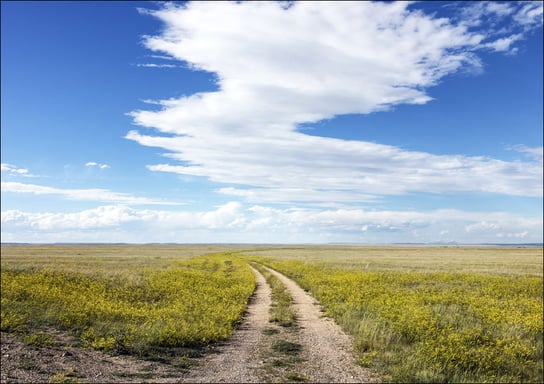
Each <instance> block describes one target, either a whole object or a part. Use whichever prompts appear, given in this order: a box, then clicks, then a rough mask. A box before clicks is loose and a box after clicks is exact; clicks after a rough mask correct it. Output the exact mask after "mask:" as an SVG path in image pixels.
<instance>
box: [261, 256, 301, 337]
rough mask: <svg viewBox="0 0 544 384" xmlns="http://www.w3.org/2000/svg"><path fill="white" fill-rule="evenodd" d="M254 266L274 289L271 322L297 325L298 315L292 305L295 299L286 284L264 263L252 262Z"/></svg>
mask: <svg viewBox="0 0 544 384" xmlns="http://www.w3.org/2000/svg"><path fill="white" fill-rule="evenodd" d="M252 266H253V267H255V268H256V269H257V270H258V271H259V272H260V273H261V274H262V275H263V276H264V278H265V279H266V282H267V283H268V285H269V286H270V289H271V290H272V305H271V306H270V322H272V323H277V324H279V325H281V326H282V327H296V326H297V316H296V313H295V311H294V309H293V307H292V305H291V304H292V302H293V299H292V297H291V294H290V293H289V291H288V290H287V289H286V288H285V285H283V283H282V282H281V281H280V279H278V278H277V277H276V276H274V275H273V274H272V273H271V272H270V271H269V270H268V269H267V268H266V267H264V266H263V265H262V264H257V263H252Z"/></svg>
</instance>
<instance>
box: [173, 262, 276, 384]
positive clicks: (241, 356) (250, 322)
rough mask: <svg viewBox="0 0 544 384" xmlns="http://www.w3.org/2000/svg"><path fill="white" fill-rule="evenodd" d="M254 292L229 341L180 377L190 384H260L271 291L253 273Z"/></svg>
mask: <svg viewBox="0 0 544 384" xmlns="http://www.w3.org/2000/svg"><path fill="white" fill-rule="evenodd" d="M251 269H252V270H253V273H255V278H256V282H257V285H256V288H255V292H254V293H253V296H252V297H251V299H250V302H249V304H248V307H247V311H246V315H245V317H244V319H243V321H242V323H241V324H240V326H239V327H238V328H237V329H236V331H235V332H234V334H233V335H232V337H231V338H230V339H229V340H227V341H226V342H225V343H223V344H221V345H219V346H218V348H217V350H216V351H215V352H216V353H214V354H212V355H210V356H209V357H207V358H204V359H202V361H201V362H200V364H199V366H197V367H195V368H194V369H192V370H191V371H190V372H189V373H188V374H187V375H185V376H184V377H183V382H192V383H261V382H262V379H261V378H260V377H259V371H260V370H261V368H262V365H263V362H262V361H261V360H260V359H258V358H257V357H258V356H259V351H260V350H261V349H262V347H263V343H264V342H265V340H263V339H264V338H265V336H264V335H263V330H264V329H265V328H266V327H267V326H268V325H269V322H268V311H269V309H270V305H271V290H270V286H269V285H268V284H267V282H266V280H265V278H264V277H263V275H261V274H260V273H259V272H258V271H257V270H256V269H254V268H251Z"/></svg>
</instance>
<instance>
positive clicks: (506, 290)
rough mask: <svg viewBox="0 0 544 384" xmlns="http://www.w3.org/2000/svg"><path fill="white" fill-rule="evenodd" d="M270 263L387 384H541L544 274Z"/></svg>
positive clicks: (361, 360)
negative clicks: (307, 295)
mask: <svg viewBox="0 0 544 384" xmlns="http://www.w3.org/2000/svg"><path fill="white" fill-rule="evenodd" d="M270 264H271V266H272V267H273V268H275V269H277V270H278V271H281V272H282V273H284V274H286V275H288V276H290V277H291V278H293V279H294V280H296V281H297V282H298V283H299V284H300V285H301V286H302V287H303V288H305V289H308V290H309V291H310V292H311V293H312V294H313V295H314V296H315V297H316V298H317V299H318V300H319V301H320V302H321V304H322V305H324V307H325V309H326V315H328V316H331V317H333V318H334V319H335V320H336V321H337V322H338V323H339V324H340V325H341V326H342V327H343V328H344V329H345V330H346V332H348V333H350V334H352V335H353V337H354V340H355V347H356V350H357V352H358V354H359V356H360V363H361V364H362V365H364V366H368V367H373V368H375V369H377V370H379V371H381V372H382V374H383V376H384V378H385V380H386V381H395V382H542V381H543V367H542V364H543V363H542V361H543V347H542V344H543V343H542V341H543V315H542V313H543V303H542V297H543V288H542V278H541V277H531V276H519V275H518V276H508V275H497V274H481V273H469V272H458V273H454V272H408V271H370V272H365V271H353V270H342V269H336V268H333V267H331V266H325V265H322V264H310V263H303V262H299V261H285V262H273V263H270Z"/></svg>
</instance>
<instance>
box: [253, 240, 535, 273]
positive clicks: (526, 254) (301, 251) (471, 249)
mask: <svg viewBox="0 0 544 384" xmlns="http://www.w3.org/2000/svg"><path fill="white" fill-rule="evenodd" d="M245 253H246V254H248V255H254V256H264V257H269V258H272V259H274V260H277V261H286V260H299V261H305V262H309V263H326V264H328V265H329V266H333V267H337V268H341V269H351V270H359V271H407V272H408V271H410V272H478V273H494V274H509V275H510V274H515V275H528V276H542V274H543V250H542V247H519V248H518V247H492V246H489V247H485V246H447V247H446V246H400V245H399V246H299V247H293V246H292V247H279V246H278V247H268V248H262V249H255V250H253V251H248V252H245Z"/></svg>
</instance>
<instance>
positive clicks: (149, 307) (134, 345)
mask: <svg viewBox="0 0 544 384" xmlns="http://www.w3.org/2000/svg"><path fill="white" fill-rule="evenodd" d="M254 288H255V279H254V276H253V273H252V271H251V270H250V269H249V267H248V266H247V264H245V263H243V262H240V261H239V260H237V259H236V258H233V257H230V256H228V255H226V254H218V255H214V256H205V257H197V258H194V259H190V260H188V261H182V262H177V263H173V264H172V265H171V266H169V267H167V268H165V269H150V268H148V269H146V268H142V269H136V270H131V271H130V272H125V273H119V274H114V275H105V274H101V273H96V274H94V275H93V274H88V273H87V274H83V273H77V272H73V271H63V270H51V269H40V270H32V269H23V270H17V269H9V268H6V269H4V268H3V269H2V287H1V289H2V312H1V313H2V331H10V332H25V331H28V330H29V329H39V328H42V327H45V326H51V327H55V328H60V329H63V330H68V331H72V332H75V333H76V334H77V335H79V337H80V338H81V339H82V340H83V341H84V342H85V343H87V344H88V345H91V346H92V347H94V348H97V349H102V350H115V351H117V352H122V353H132V354H140V355H141V354H146V353H147V352H148V351H149V350H150V349H152V348H154V347H182V346H195V345H201V344H206V343H209V342H212V341H217V340H222V339H225V338H228V337H229V336H230V335H231V332H232V330H233V328H234V325H235V324H236V322H238V321H239V320H240V318H241V316H242V314H243V312H244V310H245V306H246V303H247V300H248V298H249V296H250V295H251V294H252V292H253V290H254Z"/></svg>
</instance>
